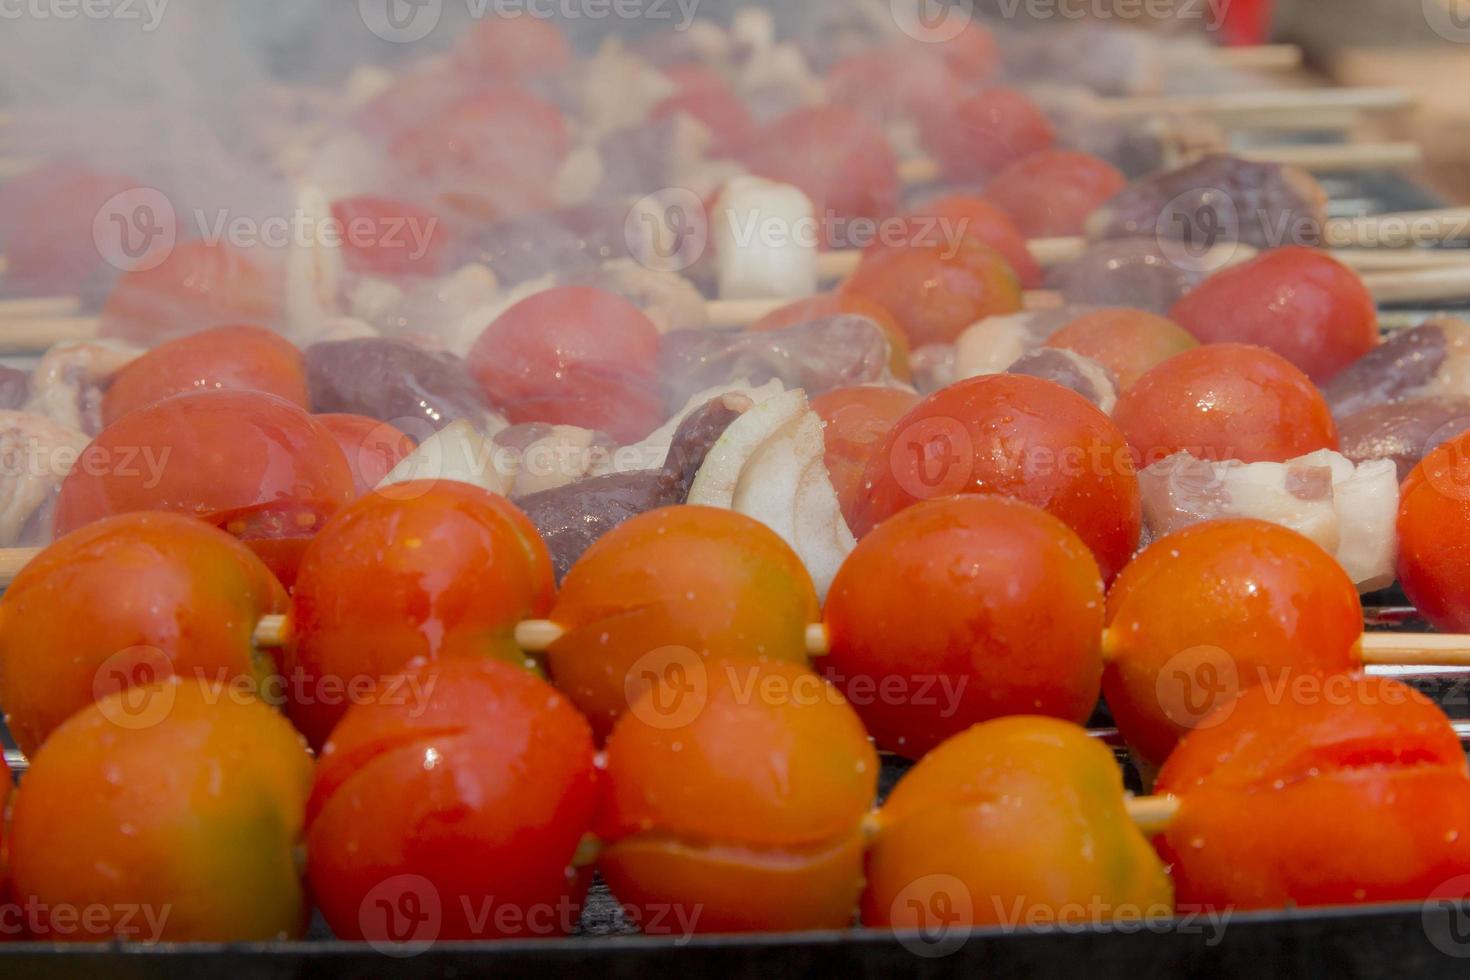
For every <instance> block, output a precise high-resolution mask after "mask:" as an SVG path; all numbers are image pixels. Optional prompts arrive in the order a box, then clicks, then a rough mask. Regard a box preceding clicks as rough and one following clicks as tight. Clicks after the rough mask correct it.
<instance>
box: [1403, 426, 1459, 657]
mask: <svg viewBox="0 0 1470 980" xmlns="http://www.w3.org/2000/svg"><path fill="white" fill-rule="evenodd" d="M1467 529H1470V433H1462V434H1460V435H1458V436H1456V437H1455V438H1453V439H1451V440H1449V441H1448V442H1445V443H1442V444H1440V445H1439V446H1438V447H1436V448H1435V449H1434V450H1432V451H1431V452H1430V453H1429V454H1428V455H1426V456H1425V457H1424V459H1422V460H1421V461H1420V462H1419V465H1418V466H1416V467H1414V469H1413V471H1412V472H1411V473H1410V474H1409V475H1408V477H1407V478H1406V479H1405V480H1404V485H1403V489H1402V491H1401V493H1400V499H1399V519H1398V535H1399V562H1398V574H1399V582H1400V583H1401V584H1402V585H1403V587H1404V593H1405V594H1406V595H1408V597H1409V599H1410V601H1412V602H1413V603H1414V605H1415V606H1416V607H1417V608H1418V610H1419V612H1420V613H1421V614H1422V615H1423V616H1424V618H1426V619H1428V620H1429V621H1430V622H1431V623H1433V624H1434V625H1435V627H1437V628H1438V629H1441V630H1445V631H1447V632H1455V633H1459V632H1464V631H1466V630H1470V536H1467V535H1470V531H1467Z"/></svg>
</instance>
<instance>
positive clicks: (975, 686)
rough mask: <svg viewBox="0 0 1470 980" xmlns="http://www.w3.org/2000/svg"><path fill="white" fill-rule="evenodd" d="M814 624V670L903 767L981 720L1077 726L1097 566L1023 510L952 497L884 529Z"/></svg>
mask: <svg viewBox="0 0 1470 980" xmlns="http://www.w3.org/2000/svg"><path fill="white" fill-rule="evenodd" d="M825 618H826V623H827V628H828V631H829V634H830V642H831V653H830V655H829V656H828V657H827V658H826V659H825V660H823V662H822V665H821V666H822V669H823V671H824V672H825V673H826V675H827V676H828V678H830V679H831V680H832V682H833V683H834V684H836V685H837V686H838V687H839V688H840V689H841V690H842V691H843V693H844V694H846V695H847V698H848V700H849V701H851V702H852V703H853V705H854V706H855V707H856V708H857V710H858V713H859V714H860V715H862V718H863V721H864V722H865V723H866V724H867V726H868V730H869V731H870V732H872V734H873V738H874V739H875V740H876V741H877V742H878V745H879V746H880V747H881V748H885V749H888V750H890V751H893V752H897V753H899V754H900V755H904V756H907V757H909V758H914V759H916V758H919V757H921V756H923V754H924V753H925V752H927V751H929V750H930V749H932V748H933V747H934V746H936V745H938V744H939V743H940V742H942V741H944V740H945V739H946V738H949V737H950V736H951V735H954V734H956V733H958V732H962V731H964V730H965V729H966V728H969V727H970V726H971V725H973V724H975V723H977V722H981V721H988V720H989V719H991V718H998V717H1002V716H1004V715H1016V714H1036V715H1049V716H1051V717H1056V718H1063V719H1066V720H1068V721H1075V722H1082V721H1086V720H1087V717H1088V715H1090V714H1091V713H1092V710H1093V708H1094V707H1096V706H1097V698H1098V693H1099V684H1100V682H1101V678H1102V654H1101V652H1100V646H1099V643H1100V637H1101V635H1102V634H1101V631H1102V626H1103V583H1102V578H1101V576H1100V575H1099V573H1098V569H1097V562H1096V561H1094V560H1093V557H1092V554H1091V552H1089V551H1088V550H1087V546H1086V545H1085V544H1083V543H1082V539H1081V538H1079V537H1077V535H1076V534H1075V533H1074V532H1073V531H1072V530H1071V529H1070V528H1068V527H1067V526H1066V525H1065V524H1063V523H1062V522H1061V521H1059V520H1057V519H1056V518H1055V517H1052V516H1051V515H1050V514H1047V513H1046V512H1045V511H1042V510H1040V509H1038V508H1036V507H1033V506H1031V505H1030V504H1025V503H1021V502H1020V501H1015V500H1005V499H1002V498H997V497H973V496H967V497H951V498H948V499H945V500H931V501H926V502H924V503H921V504H917V505H915V506H913V507H910V508H909V509H908V510H905V511H903V512H902V513H900V514H898V515H896V516H894V517H892V518H890V519H889V520H887V521H885V522H883V524H881V525H879V526H878V528H877V529H876V530H874V531H873V532H872V533H871V534H869V535H868V536H867V537H865V538H863V539H862V540H861V541H860V542H858V546H857V549H856V550H855V551H853V553H852V554H851V555H849V556H848V559H847V561H846V562H844V563H843V566H842V568H841V569H840V570H839V571H838V573H837V578H836V579H835V580H834V581H833V583H832V589H831V591H830V592H829V593H828V595H827V607H826V613H825Z"/></svg>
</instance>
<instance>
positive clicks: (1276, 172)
mask: <svg viewBox="0 0 1470 980" xmlns="http://www.w3.org/2000/svg"><path fill="white" fill-rule="evenodd" d="M1326 221H1327V194H1326V192H1325V191H1323V189H1322V186H1321V185H1320V184H1318V183H1317V181H1316V180H1315V179H1314V178H1313V177H1312V176H1311V175H1310V174H1308V173H1306V172H1305V171H1303V170H1299V169H1297V168H1296V167H1289V166H1283V165H1281V164H1276V163H1260V162H1256V161H1253V160H1242V159H1240V158H1239V157H1232V156H1227V155H1226V154H1223V153H1216V154H1211V155H1210V156H1206V157H1203V158H1202V159H1200V160H1198V161H1196V162H1194V163H1190V164H1186V165H1185V166H1182V167H1178V168H1176V169H1174V170H1168V171H1164V172H1163V173H1159V174H1155V175H1153V176H1151V177H1145V178H1143V179H1141V180H1136V181H1134V182H1133V183H1132V184H1129V185H1128V186H1127V187H1126V188H1124V189H1123V190H1122V191H1121V192H1120V193H1119V194H1118V195H1117V196H1116V197H1114V198H1113V199H1112V200H1111V201H1108V202H1107V203H1106V204H1104V205H1103V206H1102V207H1101V208H1099V209H1098V211H1097V213H1096V214H1094V215H1093V216H1092V218H1091V219H1090V220H1089V221H1088V226H1087V231H1088V235H1089V237H1091V238H1094V239H1111V238H1137V237H1149V236H1156V237H1160V238H1169V239H1174V240H1177V241H1179V242H1181V243H1183V244H1184V245H1185V246H1186V247H1187V248H1189V249H1191V250H1203V249H1207V248H1211V247H1214V246H1217V245H1220V244H1236V243H1239V244H1245V245H1249V246H1251V247H1252V248H1262V249H1264V248H1276V247H1279V246H1283V245H1308V246H1312V245H1318V244H1320V243H1321V240H1322V226H1323V225H1324V224H1325V223H1326Z"/></svg>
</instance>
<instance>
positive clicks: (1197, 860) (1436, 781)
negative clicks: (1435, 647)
mask: <svg viewBox="0 0 1470 980" xmlns="http://www.w3.org/2000/svg"><path fill="white" fill-rule="evenodd" d="M1157 789H1158V791H1159V792H1165V793H1173V794H1176V795H1178V796H1179V797H1180V800H1181V803H1180V808H1179V812H1178V813H1177V814H1176V815H1175V816H1174V818H1173V819H1172V820H1171V821H1170V823H1169V826H1168V828H1167V830H1166V831H1165V832H1164V833H1163V834H1162V835H1161V836H1160V838H1159V839H1158V841H1157V843H1158V847H1159V852H1160V854H1161V855H1162V856H1163V858H1164V860H1165V861H1167V862H1169V863H1170V864H1171V865H1172V866H1173V875H1174V881H1175V885H1176V887H1177V888H1178V892H1179V895H1178V897H1179V904H1180V907H1181V908H1185V907H1193V908H1199V907H1204V908H1206V909H1235V910H1248V909H1280V908H1288V907H1298V906H1315V905H1343V904H1351V903H1359V902H1395V901H1423V900H1426V899H1429V898H1432V897H1433V898H1440V899H1454V900H1463V899H1465V898H1467V897H1470V890H1467V889H1466V887H1465V884H1464V882H1465V876H1466V875H1467V873H1470V835H1467V834H1465V832H1464V829H1465V827H1466V825H1467V823H1470V776H1467V773H1466V767H1465V755H1464V752H1463V751H1462V749H1461V748H1460V743H1459V739H1458V738H1457V737H1456V735H1455V731H1454V728H1453V727H1452V726H1451V724H1450V721H1449V719H1448V718H1447V717H1445V715H1444V712H1443V711H1441V710H1440V709H1439V708H1438V707H1437V706H1436V705H1435V704H1434V703H1433V702H1431V701H1429V700H1428V699H1427V698H1425V697H1424V696H1423V695H1422V694H1419V693H1418V692H1417V691H1414V690H1412V689H1410V688H1408V687H1406V686H1404V685H1403V684H1400V683H1399V682H1397V681H1394V680H1390V679H1388V678H1381V677H1362V676H1358V677H1350V676H1341V677H1337V678H1331V679H1329V680H1328V682H1327V683H1326V684H1324V685H1323V686H1320V687H1317V686H1313V687H1310V688H1306V687H1303V688H1300V689H1295V690H1291V691H1288V692H1287V693H1286V696H1284V697H1283V696H1280V692H1277V693H1276V694H1273V692H1272V691H1270V690H1269V689H1267V688H1265V687H1257V688H1253V689H1251V690H1248V691H1246V692H1245V693H1243V694H1242V695H1241V696H1240V698H1239V699H1238V700H1236V701H1235V702H1233V703H1232V704H1229V705H1227V706H1225V707H1223V708H1221V709H1220V710H1219V712H1218V713H1217V714H1216V715H1213V716H1211V718H1210V719H1209V720H1208V723H1207V724H1206V725H1205V726H1202V727H1201V728H1199V729H1197V730H1196V731H1194V732H1191V733H1190V734H1189V735H1188V736H1186V737H1185V738H1184V740H1183V741H1182V742H1180V743H1179V747H1178V748H1177V749H1176V750H1175V751H1174V754H1173V755H1172V756H1170V757H1169V761H1168V763H1166V764H1165V766H1164V768H1163V771H1162V772H1160V774H1159V779H1158V783H1157ZM1457 885H1458V889H1457V890H1446V889H1455V886H1457Z"/></svg>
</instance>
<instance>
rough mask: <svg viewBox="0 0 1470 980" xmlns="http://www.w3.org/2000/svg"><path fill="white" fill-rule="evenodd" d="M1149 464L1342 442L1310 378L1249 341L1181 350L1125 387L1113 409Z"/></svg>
mask: <svg viewBox="0 0 1470 980" xmlns="http://www.w3.org/2000/svg"><path fill="white" fill-rule="evenodd" d="M1113 418H1114V419H1115V420H1116V421H1117V423H1118V427H1119V428H1121V429H1122V430H1123V432H1124V434H1125V435H1127V436H1128V442H1129V443H1130V444H1132V446H1133V448H1134V449H1135V450H1136V451H1137V452H1138V454H1139V456H1140V457H1141V459H1142V465H1143V466H1150V465H1152V464H1154V463H1157V462H1159V461H1160V460H1162V459H1165V458H1166V457H1168V456H1171V455H1173V454H1174V453H1180V452H1187V453H1191V454H1193V455H1194V456H1195V457H1196V458H1198V459H1208V460H1216V461H1221V460H1228V459H1238V460H1242V461H1244V462H1247V463H1261V462H1277V463H1283V462H1286V461H1287V460H1289V459H1295V458H1296V457H1298V456H1305V455H1306V454H1307V453H1312V452H1316V451H1317V450H1319V449H1336V448H1337V425H1336V423H1334V422H1333V421H1332V412H1331V411H1330V410H1329V409H1328V407H1327V400H1326V399H1325V398H1323V397H1322V393H1321V392H1320V391H1318V390H1317V388H1316V386H1315V385H1313V384H1312V381H1311V379H1310V378H1308V377H1307V376H1306V375H1305V374H1302V372H1300V371H1298V370H1297V369H1296V368H1295V367H1293V366H1292V365H1291V363H1290V362H1288V361H1287V360H1286V359H1285V358H1283V357H1281V356H1279V355H1277V354H1273V353H1271V352H1270V351H1268V350H1265V349H1264V348H1261V347H1247V346H1246V345H1244V344H1205V345H1204V346H1202V347H1196V348H1193V349H1191V350H1187V351H1185V352H1184V353H1182V354H1176V355H1175V356H1173V357H1171V358H1169V359H1168V360H1167V361H1164V362H1162V363H1160V364H1158V365H1156V366H1155V367H1153V368H1151V369H1150V370H1149V371H1148V372H1147V373H1146V374H1144V376H1143V377H1141V378H1139V379H1138V381H1137V382H1135V383H1134V385H1133V387H1132V388H1130V389H1128V390H1127V391H1124V392H1123V393H1122V394H1121V395H1120V396H1119V398H1118V404H1117V406H1116V407H1115V408H1114V409H1113Z"/></svg>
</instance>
